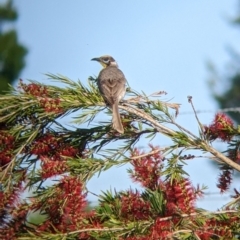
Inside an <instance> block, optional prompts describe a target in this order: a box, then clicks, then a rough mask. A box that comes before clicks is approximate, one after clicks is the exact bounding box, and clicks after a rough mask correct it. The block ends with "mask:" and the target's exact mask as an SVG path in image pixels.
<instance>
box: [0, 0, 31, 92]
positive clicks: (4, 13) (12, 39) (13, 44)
mask: <svg viewBox="0 0 240 240" xmlns="http://www.w3.org/2000/svg"><path fill="white" fill-rule="evenodd" d="M16 19H17V12H16V10H15V9H14V8H13V6H12V1H8V2H6V3H5V4H4V5H1V6H0V26H2V25H4V23H6V22H8V21H14V20H16ZM26 53H27V49H26V48H25V47H24V46H23V45H21V44H20V43H19V42H18V37H17V33H16V31H15V30H8V31H5V32H2V31H1V29H0V94H4V93H5V92H6V91H7V89H8V88H9V86H8V85H9V84H12V83H13V82H14V81H15V80H16V79H17V78H18V76H19V74H20V72H21V70H22V69H23V68H24V66H25V60H24V57H25V55H26Z"/></svg>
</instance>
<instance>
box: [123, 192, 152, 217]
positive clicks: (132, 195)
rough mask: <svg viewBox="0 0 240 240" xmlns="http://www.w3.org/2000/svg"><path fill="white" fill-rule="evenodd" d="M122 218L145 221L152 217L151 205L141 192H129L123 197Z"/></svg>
mask: <svg viewBox="0 0 240 240" xmlns="http://www.w3.org/2000/svg"><path fill="white" fill-rule="evenodd" d="M121 216H122V217H124V218H125V219H127V220H145V219H148V218H149V217H150V203H149V202H146V201H144V200H143V198H142V197H141V196H140V194H139V192H138V191H136V192H133V191H128V192H127V193H125V194H123V195H122V196H121Z"/></svg>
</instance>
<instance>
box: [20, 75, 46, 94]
mask: <svg viewBox="0 0 240 240" xmlns="http://www.w3.org/2000/svg"><path fill="white" fill-rule="evenodd" d="M19 88H20V89H22V90H23V91H24V92H25V93H28V94H30V95H33V96H36V97H44V96H48V91H47V87H46V86H43V85H40V84H36V83H30V84H25V83H23V80H22V79H20V81H19Z"/></svg>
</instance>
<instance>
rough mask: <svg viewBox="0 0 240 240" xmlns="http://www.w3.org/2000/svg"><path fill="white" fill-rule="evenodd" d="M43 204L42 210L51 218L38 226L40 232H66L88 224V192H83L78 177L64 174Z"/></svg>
mask: <svg viewBox="0 0 240 240" xmlns="http://www.w3.org/2000/svg"><path fill="white" fill-rule="evenodd" d="M37 205H38V204H37ZM37 205H36V204H35V206H37ZM41 205H42V206H44V209H42V210H44V211H45V212H46V213H47V214H48V216H49V218H48V220H46V221H45V222H44V223H43V224H42V225H41V226H40V227H39V228H38V231H40V232H41V231H50V232H56V230H57V231H59V232H62V233H66V232H69V231H76V230H79V229H83V228H85V227H86V226H87V223H86V221H85V220H86V216H87V217H88V213H87V212H86V207H87V200H86V193H84V192H83V184H82V183H81V181H80V180H79V179H78V178H77V177H73V176H64V177H63V178H62V179H61V180H60V182H59V184H58V185H56V187H55V189H54V192H53V193H52V194H51V196H49V197H48V198H47V199H45V200H44V204H43V203H42V204H41ZM84 219H85V220H84ZM80 235H81V238H80V239H85V237H87V233H81V234H80ZM86 239H87V238H86Z"/></svg>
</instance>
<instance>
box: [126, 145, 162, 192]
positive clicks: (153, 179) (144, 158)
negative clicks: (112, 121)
mask: <svg viewBox="0 0 240 240" xmlns="http://www.w3.org/2000/svg"><path fill="white" fill-rule="evenodd" d="M150 147H151V148H152V151H153V153H152V154H144V152H140V151H139V150H138V149H134V150H133V152H132V156H131V157H132V158H133V160H132V162H131V164H132V165H133V171H131V170H130V171H129V172H130V175H131V178H132V179H133V181H135V182H139V183H140V184H141V185H142V186H143V187H147V188H149V189H152V190H154V189H156V187H157V186H158V185H159V182H160V171H161V168H162V166H163V165H162V164H163V163H162V161H163V157H162V156H161V152H160V151H158V149H157V148H154V147H152V146H150ZM154 150H156V151H155V152H154ZM138 156H139V158H138Z"/></svg>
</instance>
